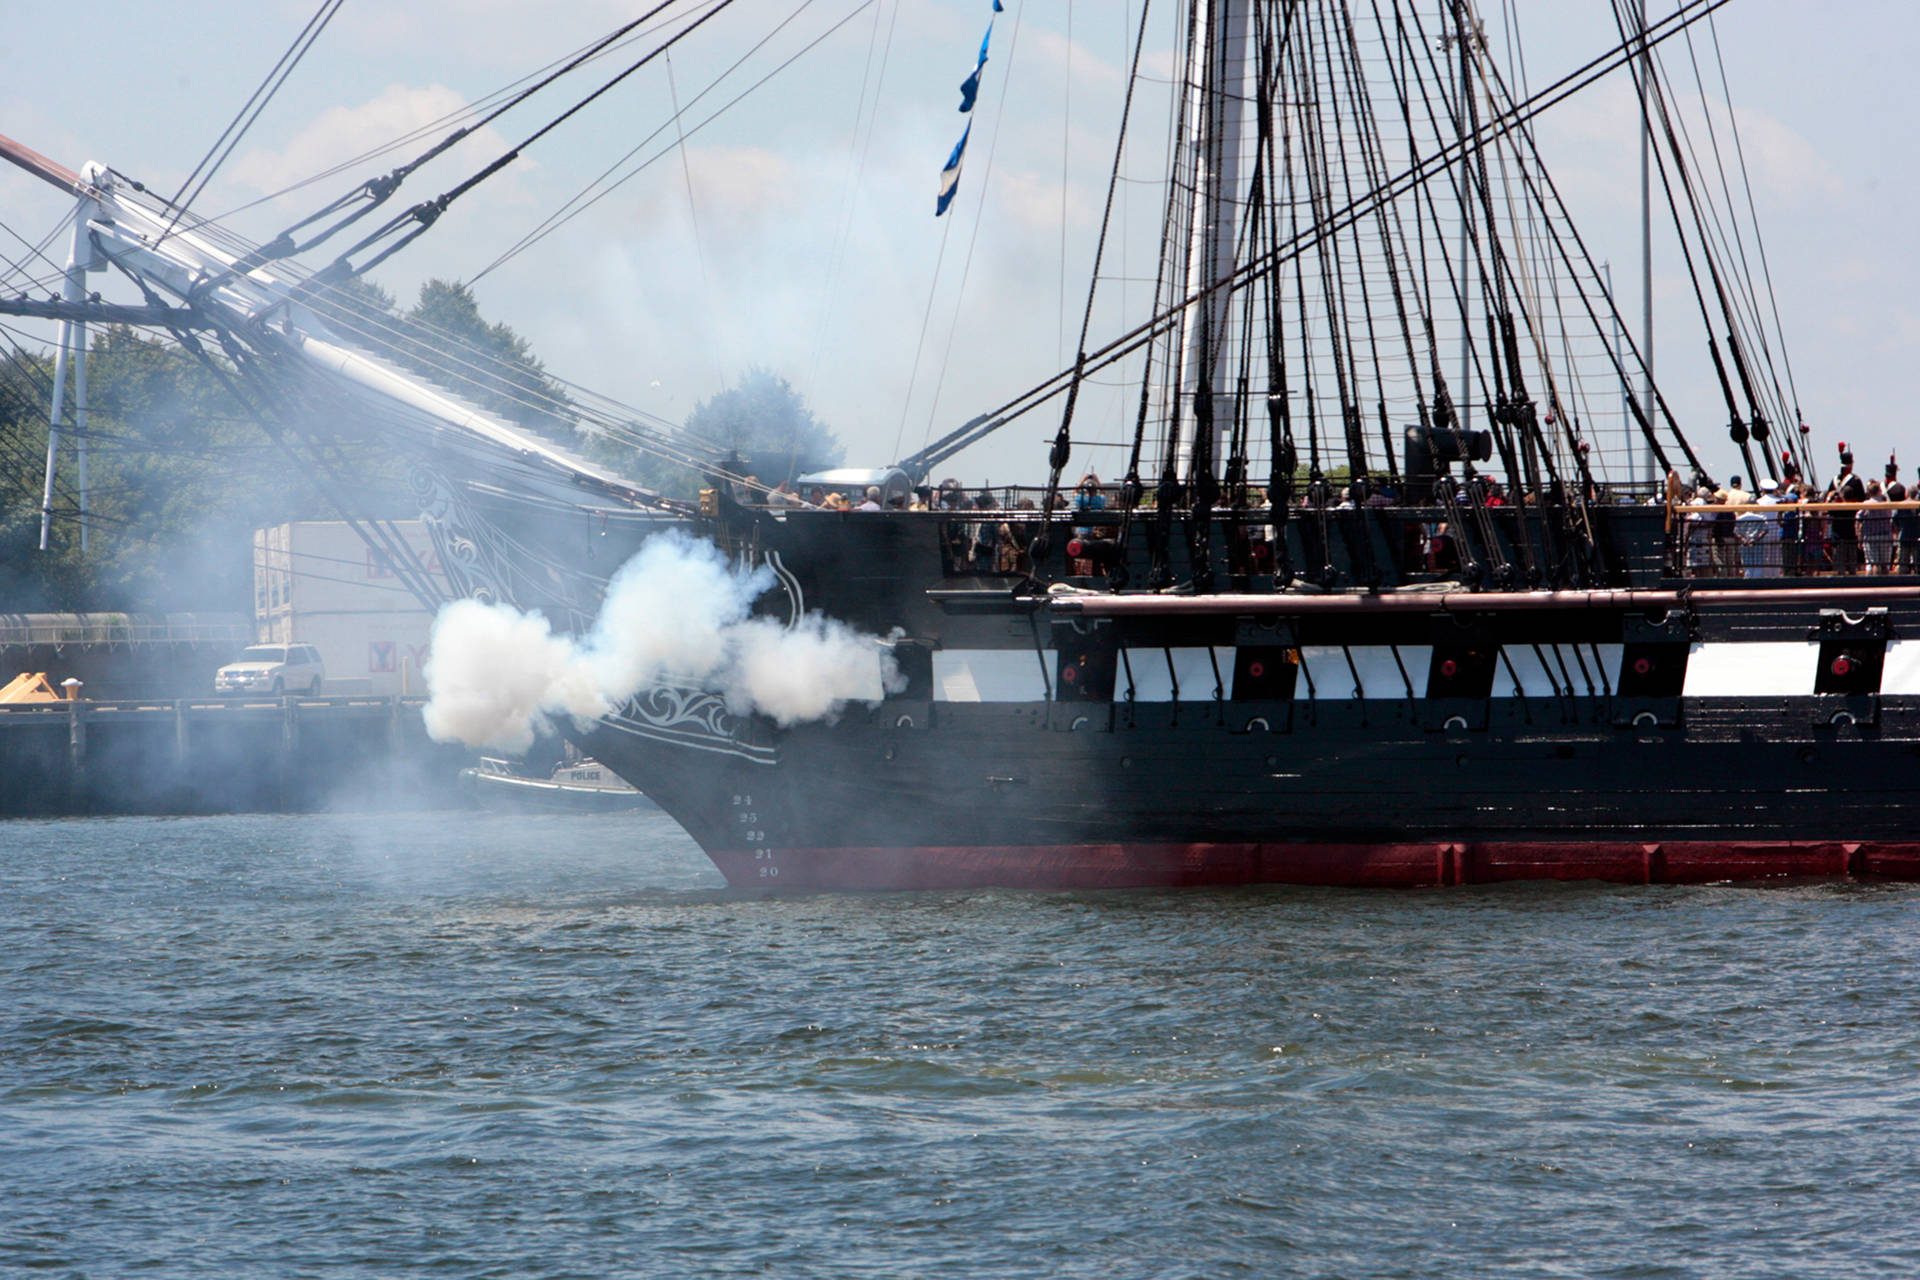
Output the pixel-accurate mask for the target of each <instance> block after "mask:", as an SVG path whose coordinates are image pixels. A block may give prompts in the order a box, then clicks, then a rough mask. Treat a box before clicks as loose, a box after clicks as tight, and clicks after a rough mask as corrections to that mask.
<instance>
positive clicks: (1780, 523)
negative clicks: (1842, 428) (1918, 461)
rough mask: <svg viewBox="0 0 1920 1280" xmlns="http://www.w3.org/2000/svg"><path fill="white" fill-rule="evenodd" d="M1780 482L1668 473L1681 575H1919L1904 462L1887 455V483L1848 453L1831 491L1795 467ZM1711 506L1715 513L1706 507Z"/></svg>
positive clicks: (1917, 537) (1915, 513)
mask: <svg viewBox="0 0 1920 1280" xmlns="http://www.w3.org/2000/svg"><path fill="white" fill-rule="evenodd" d="M1783 471H1784V474H1783V476H1782V478H1781V479H1780V480H1778V481H1776V480H1774V479H1772V478H1767V479H1762V480H1760V481H1759V482H1758V483H1757V484H1756V485H1755V486H1754V488H1753V489H1752V490H1748V489H1747V488H1746V487H1745V484H1744V480H1743V477H1741V476H1737V475H1736V476H1733V477H1731V478H1730V479H1729V480H1728V482H1727V484H1726V485H1725V486H1715V485H1713V484H1712V483H1710V482H1708V481H1707V480H1706V479H1704V478H1699V479H1696V481H1695V483H1694V484H1692V485H1684V484H1682V483H1681V481H1680V479H1679V477H1678V476H1677V475H1669V476H1668V477H1667V496H1666V501H1667V504H1668V507H1669V508H1670V509H1671V510H1672V511H1673V512H1674V515H1675V523H1674V525H1673V526H1672V528H1673V532H1674V533H1675V535H1676V537H1677V540H1678V546H1677V550H1678V552H1679V558H1680V565H1679V568H1680V570H1681V572H1682V573H1683V574H1684V575H1685V576H1687V577H1690V578H1740V577H1745V578H1774V577H1806V576H1810V575H1815V574H1866V575H1884V574H1894V573H1914V572H1916V570H1920V509H1915V508H1913V507H1906V506H1900V505H1896V504H1900V503H1905V502H1908V501H1909V500H1910V497H1909V492H1910V491H1909V490H1908V488H1907V486H1906V485H1905V484H1904V483H1902V482H1901V480H1900V467H1899V464H1898V463H1897V462H1896V461H1895V460H1894V459H1893V458H1891V457H1889V458H1888V459H1887V466H1886V475H1885V478H1884V479H1883V480H1867V479H1865V478H1863V477H1862V476H1860V475H1859V474H1858V473H1857V472H1855V471H1854V469H1853V454H1852V453H1851V452H1850V451H1848V449H1847V447H1846V446H1845V445H1844V444H1843V445H1842V446H1841V447H1840V472H1839V474H1838V475H1836V476H1835V477H1834V478H1833V481H1832V482H1831V483H1830V484H1828V485H1827V486H1826V487H1825V488H1824V489H1822V488H1819V487H1817V486H1814V485H1811V484H1808V483H1807V482H1805V481H1804V480H1802V479H1801V477H1800V474H1799V471H1798V469H1797V468H1795V467H1794V466H1793V465H1792V464H1791V463H1790V462H1789V463H1788V464H1787V465H1786V466H1785V467H1784V468H1783ZM1700 508H1707V510H1700Z"/></svg>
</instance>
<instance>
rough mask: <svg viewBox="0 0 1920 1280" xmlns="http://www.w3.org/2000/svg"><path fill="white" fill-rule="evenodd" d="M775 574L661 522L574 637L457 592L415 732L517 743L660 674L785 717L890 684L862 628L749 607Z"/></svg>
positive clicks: (441, 623) (887, 669) (605, 706)
mask: <svg viewBox="0 0 1920 1280" xmlns="http://www.w3.org/2000/svg"><path fill="white" fill-rule="evenodd" d="M773 584H774V576H773V572H772V571H771V570H770V569H768V568H766V567H765V566H761V567H759V568H755V569H745V568H739V567H735V566H733V565H730V564H728V563H727V560H726V557H725V556H724V555H722V554H721V552H720V549H719V548H718V547H716V546H714V545H713V544H712V543H710V542H701V541H696V540H695V539H692V538H689V537H687V536H685V535H683V534H679V533H666V534H659V535H656V536H655V537H653V538H650V539H648V540H647V541H646V542H645V543H644V544H643V545H642V546H641V548H640V550H639V551H638V552H637V553H636V554H635V555H634V557H633V559H631V560H629V561H628V562H627V563H626V564H625V565H623V566H621V568H620V571H619V572H618V573H616V574H615V575H614V577H613V581H612V582H611V583H610V584H609V585H608V587H607V598H606V601H605V602H604V603H603V604H602V606H601V609H600V616H599V617H598V618H597V619H595V620H594V625H593V628H592V630H590V631H589V632H588V633H587V635H586V636H585V637H583V638H582V639H581V640H578V641H576V640H574V639H572V638H570V637H567V636H557V635H554V634H553V631H552V628H551V627H549V625H548V624H547V620H546V619H545V618H543V617H540V616H539V615H537V614H528V613H522V612H521V611H520V610H518V609H515V608H513V607H512V606H510V605H503V604H483V603H481V602H480V601H477V600H458V601H455V602H454V603H452V604H449V605H447V606H445V607H444V608H442V609H441V610H440V614H439V616H438V617H437V618H435V619H434V624H433V648H432V657H431V658H430V659H429V660H428V662H427V665H426V668H425V675H426V680H427V692H428V695H429V697H428V701H427V705H426V708H425V712H424V715H425V719H426V725H427V733H428V735H429V736H431V737H432V738H433V739H434V740H435V741H438V742H450V741H457V742H463V743H465V744H467V745H468V746H475V747H480V746H485V747H495V748H499V749H502V750H505V751H509V752H518V751H524V750H525V749H526V748H527V747H528V746H530V745H531V744H532V742H533V737H534V734H535V733H536V732H537V731H538V730H539V729H540V728H541V727H543V726H544V725H545V724H546V722H547V720H548V718H549V717H552V716H559V715H566V716H571V717H573V718H574V719H576V720H582V721H585V720H591V719H593V718H594V717H596V716H599V715H603V714H605V713H606V712H608V711H611V710H613V709H614V708H616V707H618V706H619V705H620V704H621V703H623V702H625V701H626V700H627V699H628V698H630V697H632V696H633V695H634V694H636V693H639V692H641V691H642V690H645V689H648V688H652V687H654V686H656V685H661V684H674V685H681V686H686V685H691V686H694V687H697V688H702V689H707V690H710V691H711V692H714V693H718V694H719V695H721V697H723V698H724V699H725V700H726V704H727V708H728V709H729V710H730V711H733V712H734V713H736V714H740V715H747V714H752V713H755V712H758V713H760V714H762V715H766V716H769V717H771V718H772V719H773V720H774V722H775V723H777V724H779V725H781V726H783V727H784V726H787V725H792V724H799V723H802V722H804V721H809V720H822V719H830V718H832V717H834V716H836V715H838V714H839V713H840V710H841V708H842V707H844V706H845V705H846V704H847V703H849V702H864V703H868V704H873V703H877V702H879V701H880V700H881V698H883V697H884V696H885V695H886V693H887V691H889V690H891V689H897V688H899V687H900V676H899V672H898V669H897V668H896V667H895V665H894V662H893V656H892V655H891V654H890V653H888V652H887V651H886V650H885V649H883V648H882V647H881V645H880V643H879V641H877V640H876V639H875V637H873V636H869V635H864V634H862V633H861V632H859V631H856V630H854V629H853V628H852V627H850V626H848V625H847V624H845V623H843V622H839V621H836V620H835V619H832V618H828V617H824V616H822V615H820V614H808V615H806V616H804V617H802V618H801V619H800V621H799V622H798V624H796V625H794V626H791V627H789V626H785V625H783V624H782V623H780V622H778V621H776V620H774V619H772V618H755V617H752V616H751V613H752V608H753V602H754V600H755V599H757V598H758V597H759V596H760V595H761V594H762V593H764V592H765V591H767V590H768V589H769V588H770V587H772V586H773Z"/></svg>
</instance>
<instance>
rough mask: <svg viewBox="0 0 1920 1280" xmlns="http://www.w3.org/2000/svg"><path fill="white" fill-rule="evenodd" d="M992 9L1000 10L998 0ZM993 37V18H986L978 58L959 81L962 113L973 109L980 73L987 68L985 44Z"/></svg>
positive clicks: (978, 91)
mask: <svg viewBox="0 0 1920 1280" xmlns="http://www.w3.org/2000/svg"><path fill="white" fill-rule="evenodd" d="M993 11H994V12H995V13H999V12H1000V0H993ZM992 39H993V19H992V18H988V19H987V34H985V35H983V36H981V37H980V60H979V61H978V62H976V63H974V64H973V74H972V75H970V76H968V77H967V78H966V79H965V80H962V81H961V82H960V112H961V114H962V115H964V114H966V113H967V112H969V111H971V110H973V100H974V98H975V97H977V96H978V95H979V93H980V73H981V72H982V71H985V70H986V69H987V45H988V43H989V42H991V41H992Z"/></svg>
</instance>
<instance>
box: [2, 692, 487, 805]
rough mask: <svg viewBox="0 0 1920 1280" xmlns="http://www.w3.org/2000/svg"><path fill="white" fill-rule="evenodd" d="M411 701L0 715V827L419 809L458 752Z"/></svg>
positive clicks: (453, 770)
mask: <svg viewBox="0 0 1920 1280" xmlns="http://www.w3.org/2000/svg"><path fill="white" fill-rule="evenodd" d="M425 701H426V699H424V698H418V697H367V696H361V697H354V696H344V697H325V696H322V697H283V698H262V697H251V698H178V699H137V698H129V699H116V700H89V699H78V700H75V701H63V702H29V703H15V704H0V816H23V815H32V814H42V815H52V814H107V813H229V812H249V811H251V812H266V811H283V810H317V809H326V808H356V809H357V808H392V807H410V808H418V807H433V806H436V805H445V804H453V803H457V802H458V797H459V772H460V769H461V767H462V766H463V765H464V764H467V763H469V762H470V759H471V753H470V752H469V751H467V750H466V749H465V748H463V747H458V746H447V745H445V744H442V743H436V742H433V741H430V740H429V739H428V737H427V732H426V727H425V725H424V724H423V723H422V722H421V718H420V708H421V706H422V705H423V704H424V703H425Z"/></svg>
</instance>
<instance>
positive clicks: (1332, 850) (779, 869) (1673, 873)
mask: <svg viewBox="0 0 1920 1280" xmlns="http://www.w3.org/2000/svg"><path fill="white" fill-rule="evenodd" d="M709 856H710V857H712V859H713V861H714V864H715V865H716V866H718V867H719V868H720V872H721V874H722V875H724V876H726V878H727V882H728V883H729V884H731V885H733V886H735V887H737V888H763V889H780V890H794V889H973V888H987V887H997V888H1008V889H1146V888H1190V887H1196V886H1202V885H1246V884H1296V885H1339V886H1350V887H1365V888H1392V889H1419V888H1435V887H1440V886H1444V885H1461V884H1490V883H1494V882H1498V881H1504V880H1607V881H1614V882H1617V883H1622V884H1699V883H1703V882H1707V881H1718V880H1765V879H1789V878H1795V879H1838V878H1860V879H1884V880H1920V842H1899V843H1892V842H1884V841H1882V842H1860V843H1853V842H1844V841H1831V842H1813V841H1789V840H1689V841H1662V842H1659V843H1630V842H1595V841H1534V840H1514V841H1476V842H1472V843H1465V842H1452V841H1444V842H1409V843H1404V844H1083V845H1005V846H993V847H918V848H905V849H779V850H771V849H763V850H755V849H735V850H725V851H721V852H712V851H710V852H709Z"/></svg>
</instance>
